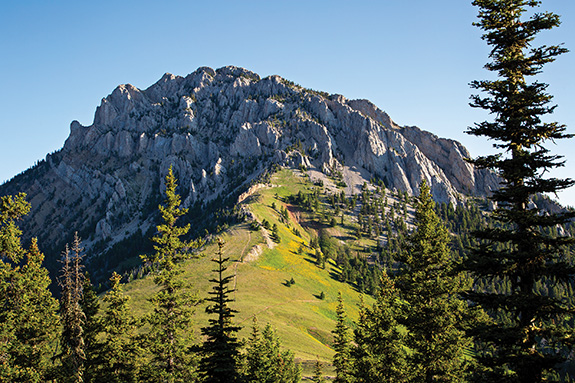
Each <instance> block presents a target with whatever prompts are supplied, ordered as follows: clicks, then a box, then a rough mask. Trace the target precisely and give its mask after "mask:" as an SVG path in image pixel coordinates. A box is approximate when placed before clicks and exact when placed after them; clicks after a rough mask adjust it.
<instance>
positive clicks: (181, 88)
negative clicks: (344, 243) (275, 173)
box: [0, 66, 497, 256]
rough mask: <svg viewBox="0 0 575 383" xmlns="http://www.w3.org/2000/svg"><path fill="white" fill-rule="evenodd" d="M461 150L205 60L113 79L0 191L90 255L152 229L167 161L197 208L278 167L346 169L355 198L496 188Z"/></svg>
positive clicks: (349, 105) (365, 110)
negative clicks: (75, 239)
mask: <svg viewBox="0 0 575 383" xmlns="http://www.w3.org/2000/svg"><path fill="white" fill-rule="evenodd" d="M466 157H469V153H468V152H467V150H466V149H465V148H464V147H463V146H462V145H461V144H460V143H458V142H456V141H453V140H449V139H443V138H438V137H437V136H435V135H433V134H431V133H428V132H425V131H422V130H420V129H418V128H416V127H400V126H397V125H396V124H395V123H394V122H393V121H392V120H391V119H390V117H389V116H388V115H387V114H386V113H384V112H383V111H381V110H380V109H378V108H377V107H376V106H375V105H373V104H372V103H371V102H369V101H367V100H347V99H346V98H345V97H343V96H341V95H328V94H325V93H322V92H317V91H313V90H309V89H305V88H302V87H301V86H299V85H296V84H294V83H292V82H290V81H287V80H285V79H283V78H281V77H279V76H270V77H266V78H263V79H262V78H260V76H258V75H257V74H256V73H253V72H250V71H248V70H246V69H242V68H237V67H232V66H229V67H224V68H220V69H218V70H213V69H211V68H206V67H203V68H199V69H198V70H196V71H195V72H193V73H191V74H189V75H188V76H186V77H180V76H175V75H171V74H165V75H164V76H163V77H162V78H161V79H160V80H159V81H158V82H157V83H155V84H153V85H152V86H150V87H149V88H147V89H145V90H140V89H138V88H136V87H134V86H132V85H129V84H127V85H120V86H118V87H117V88H116V89H115V90H114V91H113V92H112V94H110V95H109V96H107V97H106V98H104V99H102V102H101V105H100V106H99V107H98V108H97V109H96V113H95V116H94V122H93V124H92V125H90V126H82V125H81V124H80V123H78V122H77V121H74V122H72V124H71V126H70V136H69V137H68V139H67V140H66V142H65V144H64V147H63V148H62V149H61V150H60V151H58V152H56V153H53V154H50V155H48V156H47V157H46V160H45V161H42V162H41V163H40V164H38V165H37V166H35V167H34V168H32V169H30V170H28V171H26V172H24V173H23V174H21V175H19V176H17V177H15V178H14V179H12V180H11V181H9V182H8V183H6V184H4V185H2V186H1V187H0V194H10V193H15V192H18V191H23V192H26V193H27V194H28V198H29V200H30V201H31V203H32V212H31V214H30V216H29V218H27V220H26V222H25V223H24V224H25V231H26V232H27V233H30V235H34V236H38V237H40V239H41V243H45V244H53V246H54V249H56V248H57V246H60V245H61V243H62V242H63V241H65V240H67V239H68V238H69V237H70V235H71V233H72V232H73V231H76V230H77V231H79V232H80V233H81V235H82V236H83V237H84V239H85V244H86V247H87V248H88V250H91V251H92V253H93V254H92V255H93V256H95V253H98V252H105V251H106V250H107V249H109V248H110V247H111V246H112V245H113V244H114V243H117V242H118V241H121V240H122V239H123V238H126V237H130V236H133V235H135V234H136V233H141V232H145V231H146V230H147V229H148V228H149V227H150V226H153V225H154V222H153V220H152V219H151V218H150V214H152V212H153V211H155V209H156V208H157V203H158V201H159V199H158V198H159V196H160V192H161V189H162V180H163V177H164V175H165V174H166V172H167V169H168V167H169V166H170V165H172V166H173V168H174V172H175V174H176V176H177V177H178V179H179V183H180V186H181V187H180V190H179V192H180V194H181V195H182V200H183V201H184V205H185V206H186V207H193V208H194V209H195V211H200V210H202V209H207V207H208V204H209V203H210V201H215V200H218V201H219V200H222V199H225V198H226V197H228V196H231V195H236V194H239V193H240V192H242V191H244V190H245V189H246V188H247V187H248V186H249V184H250V183H251V182H252V181H253V180H254V179H256V178H257V177H258V176H259V175H261V174H262V173H263V172H264V171H265V170H266V169H268V168H269V167H270V165H272V164H280V165H284V166H293V167H300V166H302V165H303V166H305V167H306V168H309V169H315V170H316V171H321V172H323V173H326V174H339V175H340V176H343V179H344V180H347V181H348V185H347V188H346V191H347V192H348V193H353V192H356V191H357V190H359V187H361V184H363V181H364V180H365V181H369V179H372V178H376V179H380V180H382V181H383V182H384V183H385V185H386V187H387V188H391V189H399V190H404V191H407V192H408V193H410V194H411V193H413V192H414V191H415V190H416V189H417V187H418V185H419V184H420V182H421V181H422V180H423V179H426V180H427V181H428V183H429V184H430V185H431V188H432V191H433V194H434V196H435V198H436V199H437V200H439V201H445V202H452V203H457V202H458V201H461V200H463V198H464V196H466V195H479V196H483V195H486V194H488V193H489V191H490V190H492V189H494V188H496V185H497V179H496V178H495V177H494V176H493V175H492V174H490V173H487V172H484V171H477V170H475V169H474V168H473V167H472V166H471V165H470V164H468V163H467V162H465V158H466ZM350 175H354V177H351V176H350ZM350 180H353V181H350Z"/></svg>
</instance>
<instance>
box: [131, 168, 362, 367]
mask: <svg viewBox="0 0 575 383" xmlns="http://www.w3.org/2000/svg"><path fill="white" fill-rule="evenodd" d="M313 188H314V185H313V184H312V183H311V182H310V181H309V179H308V178H307V177H305V176H304V175H303V174H302V173H300V172H299V171H296V172H294V171H291V170H282V171H280V172H278V173H276V174H274V175H273V176H272V178H271V179H270V183H269V184H267V185H258V187H254V188H252V191H251V192H249V193H247V195H245V196H244V197H245V199H244V200H243V202H242V209H244V210H245V211H250V212H252V215H251V219H253V220H254V221H255V222H262V221H263V220H266V221H268V222H269V223H270V224H271V225H273V224H276V225H278V227H279V236H280V238H281V239H280V241H279V243H275V242H273V241H271V240H270V239H269V234H268V232H267V230H265V229H263V228H260V229H257V230H254V225H253V224H252V222H254V221H252V222H245V223H241V224H237V225H234V226H232V227H230V228H228V229H226V230H224V231H223V232H222V233H221V234H220V237H221V238H223V239H224V241H225V242H226V245H225V247H224V251H225V255H226V256H229V257H230V259H231V263H230V264H229V268H228V272H229V273H232V274H234V275H235V278H234V282H233V283H234V287H235V289H236V292H235V293H234V299H235V302H234V303H233V308H234V309H237V310H238V311H239V313H238V314H237V316H236V318H235V322H236V323H238V324H240V325H241V326H243V330H242V331H241V332H240V336H242V337H246V338H247V336H248V335H249V332H250V328H251V325H252V318H253V316H254V315H255V316H257V318H258V321H259V323H260V324H265V323H270V324H272V326H273V327H274V328H276V329H277V331H278V334H279V335H280V337H281V339H282V344H283V346H284V347H286V348H289V349H291V350H292V351H293V352H294V353H295V356H296V358H297V359H298V360H300V361H303V362H304V363H308V364H309V363H311V361H313V360H315V359H317V358H319V359H320V360H322V361H325V362H328V363H330V361H331V357H332V355H333V350H332V349H331V347H330V346H331V342H332V334H331V331H332V330H333V328H334V323H335V307H336V304H337V295H338V292H339V293H341V294H342V297H343V299H344V302H345V305H346V308H347V310H348V315H349V317H350V320H351V319H353V320H356V319H357V310H358V304H359V301H360V295H363V299H364V301H365V302H366V303H368V304H369V303H370V302H371V298H370V297H369V295H365V294H362V293H360V292H359V291H358V289H357V286H354V285H352V284H350V283H345V282H341V281H340V277H339V275H340V273H341V269H340V268H339V267H337V266H336V263H335V260H329V261H328V262H326V265H325V268H321V267H320V266H319V265H317V263H316V260H315V259H314V249H312V248H310V247H309V243H310V240H311V239H312V238H313V237H315V236H317V231H316V230H314V229H311V228H310V227H309V226H307V229H306V225H305V223H303V221H305V222H307V223H308V224H309V223H310V222H312V220H314V219H317V217H318V216H317V215H316V214H311V213H308V214H306V213H304V212H296V211H295V210H296V209H295V207H294V206H292V205H289V204H287V203H286V202H284V201H285V200H286V199H287V197H289V196H293V195H297V194H298V192H304V193H307V192H309V191H310V189H313ZM273 204H275V206H276V208H275V209H274V208H272V205H273ZM286 207H287V208H288V211H290V214H289V219H287V220H286V219H282V218H281V214H280V213H279V212H280V209H283V208H286ZM302 223H303V226H302ZM316 224H318V223H317V222H316ZM288 226H289V227H288ZM335 229H337V230H344V229H343V228H341V227H340V228H335ZM335 229H334V230H335ZM294 232H297V233H298V235H296V234H294ZM266 238H267V240H266ZM300 247H303V251H300V250H299V248H300ZM216 249H217V245H216V244H215V243H213V242H212V243H211V244H209V245H207V246H206V247H205V248H203V249H202V251H201V256H200V257H199V258H198V259H192V260H190V261H187V262H186V266H185V270H186V271H185V273H184V275H183V278H184V279H185V280H187V281H188V282H190V283H191V284H192V286H193V289H197V291H198V294H199V295H200V297H202V298H205V297H206V296H207V295H206V292H207V291H208V290H209V289H210V284H209V283H208V279H209V278H210V277H211V275H210V272H211V270H212V269H213V263H212V262H211V261H210V260H211V258H212V257H213V256H214V254H215V252H216ZM291 279H293V280H294V281H295V284H293V285H291V286H290V285H289V283H288V282H289V281H290V280H291ZM154 288H155V285H154V284H153V282H152V280H151V278H149V277H144V278H142V279H135V280H133V281H131V282H130V283H128V284H127V286H126V293H127V294H128V295H130V296H131V298H132V305H133V308H134V310H133V311H134V313H136V314H137V315H143V314H144V313H145V312H146V311H147V309H149V302H147V300H146V299H147V298H149V297H150V295H151V294H152V292H153V291H154ZM322 292H323V293H324V294H325V298H324V299H320V298H319V296H320V294H321V293H322ZM207 319H208V316H207V314H205V312H204V311H203V305H200V306H199V307H198V308H197V310H196V319H195V324H196V329H195V333H196V335H197V334H199V333H200V331H199V328H200V327H202V326H205V325H206V323H207ZM350 324H351V323H350ZM306 361H307V362H306Z"/></svg>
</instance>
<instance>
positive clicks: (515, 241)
mask: <svg viewBox="0 0 575 383" xmlns="http://www.w3.org/2000/svg"><path fill="white" fill-rule="evenodd" d="M473 4H474V5H475V6H477V7H478V8H479V15H478V18H479V21H478V22H477V23H476V24H475V25H476V26H478V27H479V28H481V29H482V30H483V31H484V32H485V33H484V34H483V39H484V40H485V41H486V42H487V44H488V45H490V46H491V54H490V58H491V59H492V61H491V62H490V63H488V64H487V65H486V66H485V67H486V69H488V70H490V71H493V72H495V73H496V74H497V75H498V79H496V80H485V81H474V82H472V83H471V86H472V88H474V89H478V90H480V91H482V92H484V96H482V95H474V96H472V98H471V99H472V103H471V106H472V107H475V108H481V109H484V110H486V111H488V112H490V113H491V114H492V115H493V116H494V120H493V121H484V122H480V123H476V124H475V125H474V127H472V128H469V131H468V133H470V134H472V135H477V136H485V137H487V138H488V139H491V140H494V141H495V143H494V144H493V145H494V147H495V148H497V149H499V150H501V152H500V153H499V154H495V155H489V156H485V157H479V158H477V159H475V160H474V161H473V163H474V164H475V165H476V166H478V167H479V168H485V169H491V170H493V171H495V172H496V173H497V174H498V175H499V176H500V177H501V185H500V189H499V190H497V191H495V192H494V193H493V195H492V197H491V199H492V200H493V201H494V202H495V204H496V209H495V210H494V211H493V213H492V218H493V219H494V220H495V222H496V224H495V225H494V226H492V227H486V228H485V229H483V230H481V231H480V232H478V233H476V237H477V238H478V239H479V240H481V241H482V243H481V245H480V246H479V247H477V248H475V249H474V250H473V252H472V253H471V254H470V256H469V259H468V261H467V262H466V265H465V267H466V268H467V270H469V271H471V272H472V273H473V274H474V276H475V278H476V281H480V280H482V279H488V280H490V281H492V283H493V284H496V285H500V286H501V285H502V286H508V288H507V289H504V290H502V289H499V290H498V291H497V292H494V293H493V292H487V291H486V290H481V291H470V292H469V293H468V294H467V298H468V299H470V300H471V301H473V302H475V303H476V304H478V305H480V306H481V307H483V308H484V309H485V310H486V311H487V312H488V313H489V314H491V316H492V318H494V322H493V324H491V325H488V326H485V327H478V328H477V336H478V339H480V340H481V341H482V342H483V344H484V345H486V347H488V348H490V351H489V352H487V353H483V355H480V360H481V362H482V363H483V364H484V365H485V366H486V367H487V368H488V369H489V370H490V371H491V373H492V374H493V375H492V376H491V377H490V379H492V380H494V381H509V382H540V381H543V380H544V379H545V376H544V375H545V371H546V370H550V369H554V368H557V367H559V366H560V365H559V364H558V363H559V362H561V361H562V360H564V359H565V356H566V355H568V352H566V349H565V342H564V341H565V340H567V338H568V337H569V336H570V335H569V334H568V331H567V329H566V327H565V326H563V318H564V314H566V313H568V312H570V313H572V312H573V308H572V307H569V306H568V305H567V304H566V302H565V301H564V300H561V298H560V297H551V296H549V295H547V294H544V293H541V292H540V291H538V290H537V289H536V285H537V284H538V283H544V284H546V285H547V287H548V288H549V290H551V288H553V286H557V285H561V284H566V283H568V281H569V279H570V278H573V275H574V274H575V270H574V268H573V266H572V263H571V262H568V261H567V260H566V259H565V258H564V253H563V251H562V248H564V246H565V245H567V244H569V243H573V241H574V239H573V238H568V237H565V236H558V235H555V234H553V231H552V230H550V229H551V228H554V227H556V226H559V225H562V224H564V223H566V222H567V221H569V220H570V219H572V218H573V216H574V215H575V213H574V212H573V211H571V212H560V213H553V212H548V211H542V210H541V209H540V208H538V207H537V205H535V204H533V203H532V202H533V198H534V196H535V195H537V194H540V193H550V194H553V193H556V192H557V191H560V190H563V189H565V188H567V187H569V186H571V185H573V181H572V180H570V179H557V178H552V177H550V178H544V177H543V176H544V175H545V173H546V172H547V171H549V170H551V169H554V168H557V167H560V166H563V162H562V161H561V156H557V155H552V154H550V152H549V150H548V149H546V148H545V147H544V145H545V144H548V143H550V142H554V141H555V140H558V139H563V138H569V137H571V136H572V135H570V134H566V133H565V129H566V128H565V126H564V125H561V124H559V123H557V122H544V121H543V120H542V118H543V117H544V116H546V115H548V114H550V113H552V112H553V111H554V109H555V106H549V103H550V101H551V100H552V96H551V95H549V94H548V93H546V89H547V84H544V83H541V82H539V81H532V82H530V81H531V80H530V79H531V78H532V77H533V76H534V75H537V74H538V73H540V72H541V70H542V67H543V66H544V65H545V64H547V63H550V62H552V61H554V60H555V58H556V57H557V56H558V55H560V54H562V53H565V52H566V51H567V50H566V49H565V48H563V47H561V46H557V45H551V46H540V47H533V46H532V42H533V40H534V39H535V37H536V36H537V34H538V33H539V32H541V31H543V30H549V29H552V28H554V27H557V26H558V25H559V24H560V21H559V16H557V15H555V14H553V13H550V12H541V13H538V12H536V11H535V9H534V8H535V7H537V6H539V5H540V1H535V0H505V1H503V0H475V1H474V2H473ZM533 11H535V12H533ZM526 12H529V13H531V14H532V15H531V16H530V17H528V18H523V15H524V14H525V13H526ZM543 340H544V341H543ZM545 344H546V345H552V347H545ZM486 379H487V378H484V380H486Z"/></svg>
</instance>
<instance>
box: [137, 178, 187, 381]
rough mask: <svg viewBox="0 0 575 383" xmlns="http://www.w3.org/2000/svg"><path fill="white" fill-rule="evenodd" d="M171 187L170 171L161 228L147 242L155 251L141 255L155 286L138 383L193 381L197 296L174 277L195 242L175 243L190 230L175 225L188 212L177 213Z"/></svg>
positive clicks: (177, 198)
mask: <svg viewBox="0 0 575 383" xmlns="http://www.w3.org/2000/svg"><path fill="white" fill-rule="evenodd" d="M176 188H177V184H176V178H175V177H174V175H173V172H172V168H171V167H170V169H169V172H168V175H167V176H166V200H165V202H164V205H160V206H159V209H160V212H161V214H162V219H163V223H162V224H161V225H159V226H158V228H157V229H158V234H157V235H156V236H154V237H153V238H152V240H153V242H154V243H155V244H154V250H155V252H154V253H153V254H151V255H142V256H141V258H142V260H143V261H144V263H145V264H147V265H149V266H151V267H152V268H153V270H154V272H153V275H154V283H155V284H156V285H157V286H158V287H159V291H158V292H157V293H156V294H155V295H154V296H153V297H152V298H151V299H150V301H151V302H152V304H153V307H154V309H153V312H152V313H151V314H149V315H148V316H147V322H148V324H149V331H148V333H147V334H146V346H147V349H148V351H149V352H150V354H151V361H150V363H148V364H147V365H146V366H145V367H146V368H145V369H143V371H142V380H144V381H150V382H188V381H190V380H193V379H195V377H196V375H195V373H196V372H195V369H196V366H195V362H194V355H192V354H190V353H188V352H187V350H188V344H189V343H190V342H191V340H192V335H193V334H192V330H191V328H192V327H191V323H192V316H193V313H194V306H195V305H196V304H197V303H198V297H197V296H196V295H195V294H192V293H191V292H190V287H189V286H187V285H186V284H185V283H184V282H183V281H182V280H181V279H180V278H179V275H180V274H181V273H182V261H184V260H186V259H189V258H190V257H191V256H192V254H191V253H190V252H191V250H192V249H193V248H194V247H195V246H197V243H188V242H184V241H182V240H181V239H180V237H182V236H184V235H186V234H187V232H188V230H189V228H190V227H189V225H186V226H184V227H179V226H177V225H176V222H177V219H178V218H179V217H181V216H182V215H184V214H186V212H187V209H182V208H180V196H179V195H178V194H177V193H176Z"/></svg>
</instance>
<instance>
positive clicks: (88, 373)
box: [80, 273, 102, 382]
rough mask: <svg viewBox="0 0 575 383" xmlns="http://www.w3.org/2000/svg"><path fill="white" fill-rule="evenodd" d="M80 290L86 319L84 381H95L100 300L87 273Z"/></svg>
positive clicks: (98, 346) (97, 362)
mask: <svg viewBox="0 0 575 383" xmlns="http://www.w3.org/2000/svg"><path fill="white" fill-rule="evenodd" d="M82 290H83V291H82V299H81V300H80V307H81V308H82V311H83V312H84V315H85V316H86V320H85V321H84V350H85V354H86V361H85V362H84V381H85V382H94V381H96V380H95V378H96V369H97V368H98V365H99V364H100V359H99V353H100V350H99V349H100V347H101V343H100V342H99V341H98V336H99V334H100V333H101V331H102V328H101V327H102V326H101V324H100V321H99V320H98V317H97V316H98V313H99V311H100V300H99V299H98V295H97V294H96V291H95V290H94V286H93V285H92V282H91V280H90V276H89V274H88V273H86V274H85V275H84V286H83V287H82Z"/></svg>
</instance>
